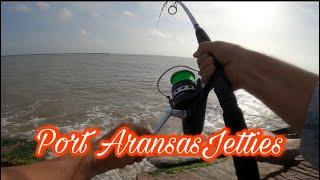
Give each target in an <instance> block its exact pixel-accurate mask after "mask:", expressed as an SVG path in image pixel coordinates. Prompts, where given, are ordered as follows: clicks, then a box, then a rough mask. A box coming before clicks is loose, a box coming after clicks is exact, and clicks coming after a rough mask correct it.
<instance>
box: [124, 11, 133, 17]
mask: <svg viewBox="0 0 320 180" xmlns="http://www.w3.org/2000/svg"><path fill="white" fill-rule="evenodd" d="M122 14H123V15H125V16H129V17H134V14H133V13H132V12H130V11H123V12H122Z"/></svg>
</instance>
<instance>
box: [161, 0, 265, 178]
mask: <svg viewBox="0 0 320 180" xmlns="http://www.w3.org/2000/svg"><path fill="white" fill-rule="evenodd" d="M166 3H167V2H166ZM177 3H179V4H180V5H181V7H182V8H183V9H184V11H185V12H186V14H187V15H188V17H189V19H190V21H191V23H192V25H193V27H194V29H195V33H196V37H197V41H198V43H199V44H200V43H202V42H205V41H211V39H210V38H209V36H208V35H207V33H206V32H205V31H204V30H203V29H202V28H201V27H200V26H199V24H198V22H197V21H196V19H195V18H194V16H193V15H192V13H191V12H190V10H189V9H188V7H187V6H186V5H185V4H184V3H182V2H181V1H176V2H175V3H174V4H173V5H171V6H170V8H174V9H175V10H176V11H177ZM165 5H166V4H165ZM170 8H169V9H170ZM162 9H163V8H162ZM169 9H168V11H169ZM175 13H176V12H175ZM175 13H173V14H175ZM170 14H172V13H170ZM210 55H211V56H212V57H213V59H214V65H215V67H216V70H215V72H214V74H213V75H212V76H211V77H210V79H209V81H208V82H207V84H206V87H207V88H210V89H212V88H213V87H214V92H215V94H216V95H217V98H218V100H219V103H220V106H221V108H222V110H223V119H224V122H225V125H226V127H228V128H230V130H231V132H232V134H235V133H236V132H238V131H241V130H243V129H246V128H247V126H246V123H245V120H244V117H243V114H242V111H241V109H240V108H239V106H238V103H237V99H236V97H235V95H234V92H233V88H232V85H231V83H230V81H229V79H228V78H227V77H226V75H225V73H224V69H223V66H222V65H221V64H220V61H219V60H218V59H217V58H216V57H215V56H214V55H213V54H210ZM233 162H234V166H235V169H236V175H237V177H238V179H241V180H242V179H260V177H259V170H258V165H257V162H256V160H255V159H254V158H253V157H238V156H233Z"/></svg>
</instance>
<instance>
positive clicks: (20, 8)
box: [16, 4, 31, 13]
mask: <svg viewBox="0 0 320 180" xmlns="http://www.w3.org/2000/svg"><path fill="white" fill-rule="evenodd" d="M16 10H17V11H18V12H21V13H28V12H30V11H31V8H29V7H28V6H27V5H25V4H18V6H17V8H16Z"/></svg>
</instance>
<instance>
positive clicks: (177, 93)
mask: <svg viewBox="0 0 320 180" xmlns="http://www.w3.org/2000/svg"><path fill="white" fill-rule="evenodd" d="M170 82H171V85H172V88H171V94H172V99H171V103H170V104H171V105H172V108H173V109H178V110H186V109H188V108H189V106H190V104H192V103H193V102H194V101H195V99H196V97H197V89H198V88H197V85H196V83H195V75H194V74H193V72H191V71H189V70H185V69H184V70H180V71H177V72H175V73H173V74H172V75H171V78H170Z"/></svg>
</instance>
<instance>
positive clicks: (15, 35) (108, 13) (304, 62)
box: [1, 1, 319, 73]
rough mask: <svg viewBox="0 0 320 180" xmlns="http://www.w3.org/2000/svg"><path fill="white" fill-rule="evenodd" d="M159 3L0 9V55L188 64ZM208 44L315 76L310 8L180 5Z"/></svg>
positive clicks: (183, 32) (186, 25) (178, 30)
mask: <svg viewBox="0 0 320 180" xmlns="http://www.w3.org/2000/svg"><path fill="white" fill-rule="evenodd" d="M161 5H162V2H3V1H2V2H1V55H8V54H31V53H64V52H67V53H68V52H81V53H87V52H89V53H94V52H107V53H108V52H110V53H126V54H153V55H169V56H183V57H192V54H193V52H194V51H195V50H196V48H197V42H196V38H195V35H194V31H193V28H192V26H191V23H190V22H189V20H188V19H187V16H186V15H185V13H184V12H183V11H182V9H181V8H180V7H178V13H177V14H176V15H175V16H170V15H168V13H166V12H164V13H163V16H162V17H161V20H160V24H159V28H158V29H157V27H156V20H157V16H158V15H159V12H160V9H161ZM186 5H187V6H188V7H189V8H190V10H191V11H192V13H193V14H194V16H195V18H196V19H197V20H198V22H199V23H200V25H201V26H202V27H203V28H204V29H205V30H206V31H207V33H208V34H209V35H210V37H211V39H212V40H222V41H228V42H232V43H237V44H240V45H242V46H245V47H247V48H250V49H253V50H258V51H262V52H264V53H266V54H269V55H272V56H274V57H278V58H281V59H282V60H284V61H287V62H290V63H292V64H295V65H298V66H300V67H302V68H305V69H308V70H310V71H312V72H315V73H319V3H318V2H186Z"/></svg>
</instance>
